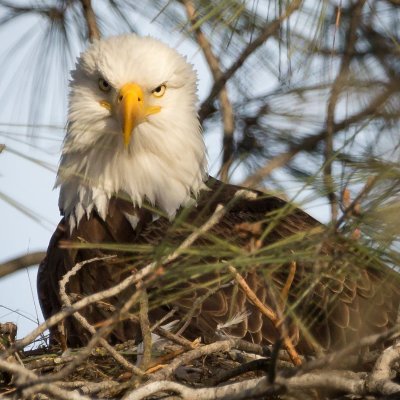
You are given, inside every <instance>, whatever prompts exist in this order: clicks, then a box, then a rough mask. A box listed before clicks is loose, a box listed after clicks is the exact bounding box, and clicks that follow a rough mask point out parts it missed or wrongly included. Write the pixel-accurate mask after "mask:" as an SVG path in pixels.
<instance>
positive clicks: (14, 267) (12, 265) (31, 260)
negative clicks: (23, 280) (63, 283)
mask: <svg viewBox="0 0 400 400" xmlns="http://www.w3.org/2000/svg"><path fill="white" fill-rule="evenodd" d="M45 257H46V252H45V251H36V252H34V253H30V254H25V255H23V256H19V257H16V258H13V259H11V260H8V261H6V262H5V263H2V264H0V278H2V277H3V276H6V275H10V274H12V273H14V272H17V271H18V270H20V269H22V268H28V267H31V266H32V265H37V264H40V263H41V262H42V261H43V259H44V258H45Z"/></svg>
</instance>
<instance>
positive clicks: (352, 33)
mask: <svg viewBox="0 0 400 400" xmlns="http://www.w3.org/2000/svg"><path fill="white" fill-rule="evenodd" d="M364 4H365V0H360V1H358V2H357V3H356V4H355V6H352V7H351V9H350V10H349V14H350V15H351V21H350V24H349V30H348V32H347V35H346V36H347V37H346V39H345V43H346V49H345V52H344V54H343V57H342V60H341V64H340V69H339V73H338V75H337V76H336V79H335V80H334V82H333V85H332V89H331V94H330V97H329V101H328V106H327V114H326V138H325V152H324V153H325V165H324V168H323V173H324V184H325V188H326V192H327V196H328V199H329V202H330V206H331V217H332V221H336V219H337V213H338V207H337V199H336V195H335V189H334V184H333V178H332V162H333V159H332V157H333V135H334V133H335V132H334V125H335V110H336V104H337V102H338V100H339V96H340V94H341V92H342V90H343V88H344V86H345V81H346V79H347V76H348V73H349V69H350V63H351V60H352V58H353V56H354V51H355V45H356V42H357V29H358V27H359V24H360V19H361V11H362V8H363V6H364Z"/></svg>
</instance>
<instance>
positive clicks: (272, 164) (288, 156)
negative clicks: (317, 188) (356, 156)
mask: <svg viewBox="0 0 400 400" xmlns="http://www.w3.org/2000/svg"><path fill="white" fill-rule="evenodd" d="M399 88H400V82H399V81H398V80H393V81H391V82H389V83H388V84H387V90H386V91H384V92H383V93H381V94H379V95H377V96H376V97H375V98H374V99H373V100H372V101H371V102H370V103H369V104H368V105H367V106H366V107H365V108H364V109H362V110H361V111H360V112H358V113H356V114H353V115H352V116H350V117H348V118H346V119H344V120H343V121H341V122H337V123H334V125H333V132H334V133H335V134H336V133H338V132H340V131H342V130H343V129H345V128H347V127H349V126H350V125H352V124H356V123H359V122H360V121H362V120H364V119H365V118H372V116H373V115H374V114H375V113H376V112H378V109H379V108H380V107H381V106H382V105H383V104H384V103H385V102H386V101H387V100H388V99H389V98H390V97H391V96H392V95H393V94H394V93H396V92H397V91H398V90H399ZM325 138H326V129H323V130H322V131H320V132H319V133H317V134H316V135H313V136H308V137H306V138H304V139H303V140H301V141H300V143H298V144H295V145H292V146H291V147H290V148H289V150H288V151H287V152H285V153H281V154H279V155H277V156H276V157H274V158H272V159H271V160H270V161H268V162H267V163H266V164H265V165H264V166H263V167H261V168H259V169H258V170H256V171H255V172H254V173H253V174H252V175H250V176H249V177H247V178H246V179H245V180H244V181H243V182H242V183H241V185H243V186H247V187H254V186H256V185H258V184H259V183H260V182H261V181H262V180H263V179H264V178H266V177H267V176H268V175H270V174H271V172H272V171H273V170H274V169H276V168H279V167H283V166H284V165H286V164H287V163H288V162H289V161H291V160H292V159H293V158H294V157H295V156H296V155H297V154H299V153H300V152H302V151H312V150H314V149H315V148H316V146H317V145H318V143H320V142H321V141H322V140H324V139H325Z"/></svg>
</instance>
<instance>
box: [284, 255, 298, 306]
mask: <svg viewBox="0 0 400 400" xmlns="http://www.w3.org/2000/svg"><path fill="white" fill-rule="evenodd" d="M296 269H297V264H296V261H292V262H291V263H290V268H289V275H288V277H287V279H286V282H285V285H284V286H283V288H282V290H281V299H280V300H281V303H282V307H283V308H285V306H286V302H287V299H288V296H289V292H290V288H291V286H292V283H293V279H294V277H295V275H296Z"/></svg>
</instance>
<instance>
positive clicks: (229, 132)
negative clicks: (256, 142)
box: [183, 0, 235, 182]
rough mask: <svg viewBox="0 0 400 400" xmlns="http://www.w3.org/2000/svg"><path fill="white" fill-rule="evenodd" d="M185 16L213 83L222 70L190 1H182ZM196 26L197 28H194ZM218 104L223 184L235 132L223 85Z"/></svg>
mask: <svg viewBox="0 0 400 400" xmlns="http://www.w3.org/2000/svg"><path fill="white" fill-rule="evenodd" d="M183 4H184V6H185V9H186V14H187V16H188V18H189V21H190V23H191V25H192V27H193V29H194V32H195V36H196V40H197V43H198V44H199V46H200V48H201V49H202V51H203V54H204V57H205V59H206V61H207V63H208V66H209V67H210V70H211V73H212V75H213V78H214V82H215V81H217V80H218V79H220V78H221V76H222V70H221V66H220V62H219V60H218V58H217V57H216V56H215V54H214V52H213V50H212V47H211V44H210V42H209V40H208V39H207V38H206V36H205V35H204V33H203V32H202V30H201V28H200V26H197V25H196V22H197V21H196V9H195V6H194V4H193V2H192V1H191V0H183ZM196 26H197V27H196ZM218 97H219V104H220V106H221V113H222V122H223V127H224V135H223V143H222V151H223V153H222V166H221V171H220V178H221V180H222V181H223V182H227V181H228V178H229V168H230V166H231V164H232V161H233V148H234V141H233V133H234V131H235V116H234V113H233V108H232V104H231V101H230V100H229V96H228V90H227V88H226V85H225V84H224V85H223V86H222V88H221V89H220V92H219V95H218Z"/></svg>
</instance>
